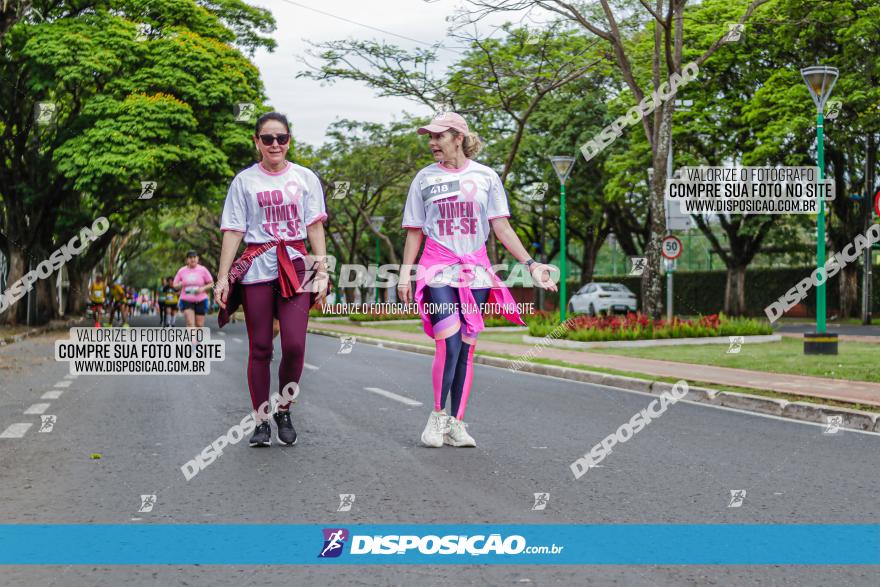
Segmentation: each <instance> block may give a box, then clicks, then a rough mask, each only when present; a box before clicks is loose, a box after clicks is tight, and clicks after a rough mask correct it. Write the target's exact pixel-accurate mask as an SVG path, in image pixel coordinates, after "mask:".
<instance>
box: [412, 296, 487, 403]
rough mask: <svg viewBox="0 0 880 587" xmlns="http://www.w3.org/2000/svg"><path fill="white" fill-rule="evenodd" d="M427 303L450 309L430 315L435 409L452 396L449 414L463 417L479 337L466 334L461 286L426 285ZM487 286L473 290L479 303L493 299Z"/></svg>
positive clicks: (469, 390) (425, 300)
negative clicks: (463, 331) (432, 332)
mask: <svg viewBox="0 0 880 587" xmlns="http://www.w3.org/2000/svg"><path fill="white" fill-rule="evenodd" d="M424 291H425V298H424V300H423V302H424V303H426V304H427V303H432V304H434V305H435V306H437V305H440V306H445V308H441V309H448V310H449V311H438V312H435V313H433V314H431V315H430V320H431V325H432V326H433V328H434V344H435V352H434V364H433V366H432V371H431V373H432V377H431V379H432V382H433V385H434V410H436V411H440V410H442V409H443V408H444V407H445V406H446V397H447V396H448V395H449V394H450V392H451V395H452V404H451V406H450V410H449V414H450V415H452V416H455V417H456V418H457V419H459V420H461V419H462V418H463V417H464V412H465V408H467V401H468V396H469V395H470V392H471V379H472V378H473V373H474V347H475V346H476V344H477V339H476V336H474V337H473V338H468V337H465V336H462V332H461V329H462V328H463V326H464V316H463V315H462V313H461V307H460V306H461V304H460V302H459V298H458V291H457V288H454V287H452V286H450V285H441V286H434V287H426V288H425V290H424ZM490 291H491V290H490V289H488V288H486V289H472V290H471V293H473V295H474V300H475V302H476V303H477V304H485V303H486V301H487V300H488V299H489V292H490Z"/></svg>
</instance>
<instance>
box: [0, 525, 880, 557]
mask: <svg viewBox="0 0 880 587" xmlns="http://www.w3.org/2000/svg"><path fill="white" fill-rule="evenodd" d="M267 536H272V537H273V539H272V540H271V541H269V542H267V541H266V539H265V538H266V537H267ZM0 564H4V565H193V564H199V565H262V564H267V565H269V564H271V565H303V564H311V565H314V564H321V565H325V564H350V565H387V564H430V565H436V564H459V565H461V564H503V565H511V564H529V565H532V564H538V565H548V564H549V565H878V564H880V525H876V524H872V525H824V524H823V525H812V524H811V525H757V524H754V525H752V524H747V525H742V524H682V525H677V524H673V525H650V524H649V525H645V524H616V525H493V524H481V525H475V524H465V525H454V524H449V525H446V524H438V525H433V524H432V525H397V524H395V525H339V526H329V525H328V526H324V525H298V524H297V525H257V524H241V525H236V524H220V525H213V524H198V525H185V524H169V525H165V524H149V525H129V524H125V525H122V524H119V525H112V524H104V525H89V524H0Z"/></svg>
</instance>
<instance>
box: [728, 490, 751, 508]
mask: <svg viewBox="0 0 880 587" xmlns="http://www.w3.org/2000/svg"><path fill="white" fill-rule="evenodd" d="M745 499H746V490H745V489H731V490H730V503H729V504H727V507H729V508H738V507H740V506H742V504H743V502H744V501H745Z"/></svg>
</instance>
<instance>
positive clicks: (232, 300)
mask: <svg viewBox="0 0 880 587" xmlns="http://www.w3.org/2000/svg"><path fill="white" fill-rule="evenodd" d="M273 247H274V248H275V253H276V255H277V256H278V285H279V287H280V288H281V297H282V298H290V297H293V296H294V295H296V294H297V293H302V286H301V284H300V282H299V277H297V275H296V267H295V266H294V264H293V261H292V260H291V259H290V255H288V254H287V247H293V248H294V249H296V250H297V251H299V252H300V253H301V254H302V255H306V254H307V251H306V244H305V239H303V240H295V241H273V242H268V243H250V244H248V246H247V248H246V249H245V250H244V253H243V254H242V255H241V257H239V258H238V259H236V260H235V261H234V262H233V263H232V267H231V268H230V269H229V293H228V295H227V297H226V307H225V308H220V314H219V315H218V317H217V322H218V324H219V325H220V328H223V327H224V326H225V325H226V324H227V323H228V322H229V318H230V316H232V314H234V313H235V312H236V310H238V308H239V306H241V302H242V290H241V285H242V284H241V283H240V281H241V279H242V278H243V277H244V276H245V275H246V274H247V272H248V269H250V268H251V265H252V264H253V262H254V259H256V258H257V257H259V256H260V255H262V254H263V253H265V252H267V251H269V250H271V249H272V248H273ZM327 289H328V292H329V289H330V283H329V281H328V283H327ZM317 297H318V294H317V292H312V293H311V294H310V296H309V307H311V306H313V305H314V304H315V299H316V298H317Z"/></svg>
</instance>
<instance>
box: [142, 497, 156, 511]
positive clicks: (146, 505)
mask: <svg viewBox="0 0 880 587" xmlns="http://www.w3.org/2000/svg"><path fill="white" fill-rule="evenodd" d="M154 505H156V496H155V495H142V496H141V507H139V508H138V513H145V512H151V511H153V506H154Z"/></svg>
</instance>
